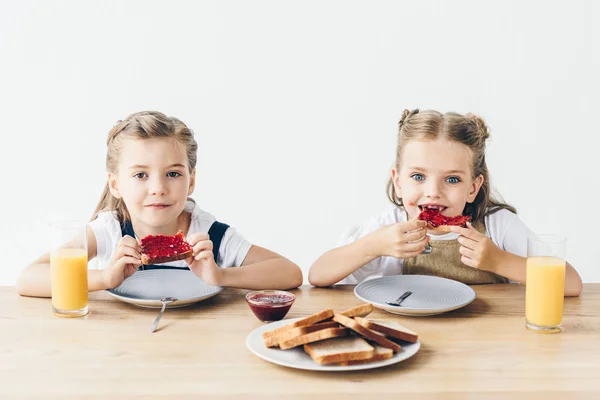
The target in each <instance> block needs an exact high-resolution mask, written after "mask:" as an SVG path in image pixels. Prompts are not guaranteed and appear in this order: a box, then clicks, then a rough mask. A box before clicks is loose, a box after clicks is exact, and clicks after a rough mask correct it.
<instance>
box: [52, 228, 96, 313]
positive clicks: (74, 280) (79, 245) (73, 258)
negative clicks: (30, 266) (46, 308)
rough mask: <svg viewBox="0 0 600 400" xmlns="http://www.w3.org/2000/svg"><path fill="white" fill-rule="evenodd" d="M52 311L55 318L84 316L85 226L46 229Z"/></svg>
mask: <svg viewBox="0 0 600 400" xmlns="http://www.w3.org/2000/svg"><path fill="white" fill-rule="evenodd" d="M50 232H51V238H52V250H51V251H50V270H51V275H52V281H51V285H52V311H53V312H54V315H57V316H59V317H81V316H83V315H86V314H87V313H88V265H87V263H88V253H87V226H86V224H84V223H79V222H56V223H53V224H51V225H50Z"/></svg>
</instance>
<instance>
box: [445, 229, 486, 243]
mask: <svg viewBox="0 0 600 400" xmlns="http://www.w3.org/2000/svg"><path fill="white" fill-rule="evenodd" d="M450 230H451V231H452V232H454V233H458V234H459V235H461V236H464V237H468V238H469V239H473V240H477V238H478V237H480V236H481V233H479V232H477V231H476V230H475V229H474V228H471V229H469V228H463V227H461V226H451V227H450Z"/></svg>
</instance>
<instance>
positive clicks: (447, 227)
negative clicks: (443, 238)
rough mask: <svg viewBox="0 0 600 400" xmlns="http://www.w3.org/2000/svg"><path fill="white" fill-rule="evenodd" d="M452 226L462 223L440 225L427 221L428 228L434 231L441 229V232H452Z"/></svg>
mask: <svg viewBox="0 0 600 400" xmlns="http://www.w3.org/2000/svg"><path fill="white" fill-rule="evenodd" d="M452 226H460V225H440V226H433V225H431V224H430V223H427V229H429V230H433V231H441V232H452V229H451V227H452Z"/></svg>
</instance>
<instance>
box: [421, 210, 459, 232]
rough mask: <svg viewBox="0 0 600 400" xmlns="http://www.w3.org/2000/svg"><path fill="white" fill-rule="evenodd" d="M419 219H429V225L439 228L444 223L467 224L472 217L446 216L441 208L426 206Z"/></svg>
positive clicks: (453, 224) (452, 224)
mask: <svg viewBox="0 0 600 400" xmlns="http://www.w3.org/2000/svg"><path fill="white" fill-rule="evenodd" d="M419 219H420V220H421V221H427V223H428V224H429V225H431V226H433V227H434V228H437V227H439V226H442V225H451V226H465V225H466V224H467V221H470V220H471V217H470V216H468V215H457V216H456V217H446V216H445V215H442V214H441V213H440V212H439V210H436V209H433V208H424V209H423V211H421V213H420V214H419Z"/></svg>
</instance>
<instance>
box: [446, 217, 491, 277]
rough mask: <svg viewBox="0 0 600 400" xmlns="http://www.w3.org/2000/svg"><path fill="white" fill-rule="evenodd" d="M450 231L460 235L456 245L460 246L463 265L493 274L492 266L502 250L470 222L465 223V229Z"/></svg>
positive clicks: (456, 227) (455, 227) (457, 227)
mask: <svg viewBox="0 0 600 400" xmlns="http://www.w3.org/2000/svg"><path fill="white" fill-rule="evenodd" d="M450 229H451V230H452V232H455V233H458V234H459V235H461V236H460V237H459V238H458V243H460V244H461V246H460V249H459V251H460V254H462V257H461V258H460V260H461V261H462V262H463V264H465V265H468V266H469V267H473V268H478V269H483V270H487V271H492V272H493V269H494V266H495V265H496V264H497V262H498V260H499V259H500V258H501V256H502V250H500V249H499V248H498V246H496V245H495V244H494V242H492V240H491V239H490V238H489V237H487V236H485V235H483V234H481V233H479V232H478V231H477V230H476V229H475V228H473V225H471V223H470V222H467V228H462V227H459V226H453V227H451V228H450Z"/></svg>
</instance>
